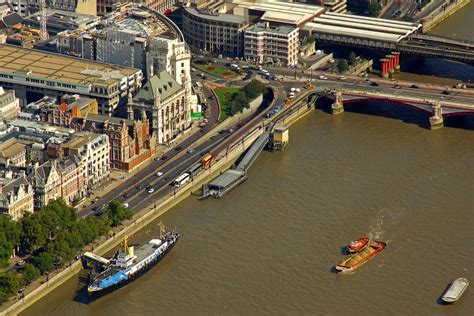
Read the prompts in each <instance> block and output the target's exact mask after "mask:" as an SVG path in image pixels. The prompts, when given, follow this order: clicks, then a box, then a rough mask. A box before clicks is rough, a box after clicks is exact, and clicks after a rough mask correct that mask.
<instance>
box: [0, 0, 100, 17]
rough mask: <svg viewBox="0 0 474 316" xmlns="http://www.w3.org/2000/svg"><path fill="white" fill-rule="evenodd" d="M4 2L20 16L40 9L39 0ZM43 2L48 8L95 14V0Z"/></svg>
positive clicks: (53, 0)
mask: <svg viewBox="0 0 474 316" xmlns="http://www.w3.org/2000/svg"><path fill="white" fill-rule="evenodd" d="M6 2H7V3H9V4H10V5H11V7H12V8H13V11H14V12H16V13H18V14H19V15H21V16H22V17H26V16H28V15H30V14H33V13H35V12H38V11H40V4H41V1H38V0H6ZM45 2H46V8H48V9H55V10H64V11H69V12H75V13H82V14H90V15H97V2H96V0H45Z"/></svg>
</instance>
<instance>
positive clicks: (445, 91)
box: [441, 90, 450, 95]
mask: <svg viewBox="0 0 474 316" xmlns="http://www.w3.org/2000/svg"><path fill="white" fill-rule="evenodd" d="M441 93H442V94H445V95H448V94H450V92H449V91H448V90H443V92H441Z"/></svg>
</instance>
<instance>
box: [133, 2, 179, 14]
mask: <svg viewBox="0 0 474 316" xmlns="http://www.w3.org/2000/svg"><path fill="white" fill-rule="evenodd" d="M179 2H180V1H178V0H141V1H135V3H140V4H142V5H144V6H145V7H148V8H150V9H152V10H155V11H157V12H160V13H165V12H168V11H169V10H170V9H171V8H173V7H175V6H177V5H178V3H179Z"/></svg>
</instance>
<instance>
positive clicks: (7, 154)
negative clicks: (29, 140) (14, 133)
mask: <svg viewBox="0 0 474 316" xmlns="http://www.w3.org/2000/svg"><path fill="white" fill-rule="evenodd" d="M25 148H26V146H25V145H23V144H20V143H19V142H18V141H17V140H16V139H14V138H11V139H9V140H7V141H5V142H3V143H0V157H3V158H11V157H14V156H16V155H18V154H19V153H21V152H22V151H24V150H25Z"/></svg>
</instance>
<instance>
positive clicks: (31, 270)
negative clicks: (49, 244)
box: [21, 263, 41, 284]
mask: <svg viewBox="0 0 474 316" xmlns="http://www.w3.org/2000/svg"><path fill="white" fill-rule="evenodd" d="M21 273H23V278H24V279H25V281H26V283H27V284H30V283H31V282H33V281H34V280H36V279H38V278H39V277H40V276H41V273H40V270H39V269H38V268H36V267H35V266H34V265H32V264H29V263H27V264H26V265H25V266H24V267H23V269H22V270H21Z"/></svg>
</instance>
